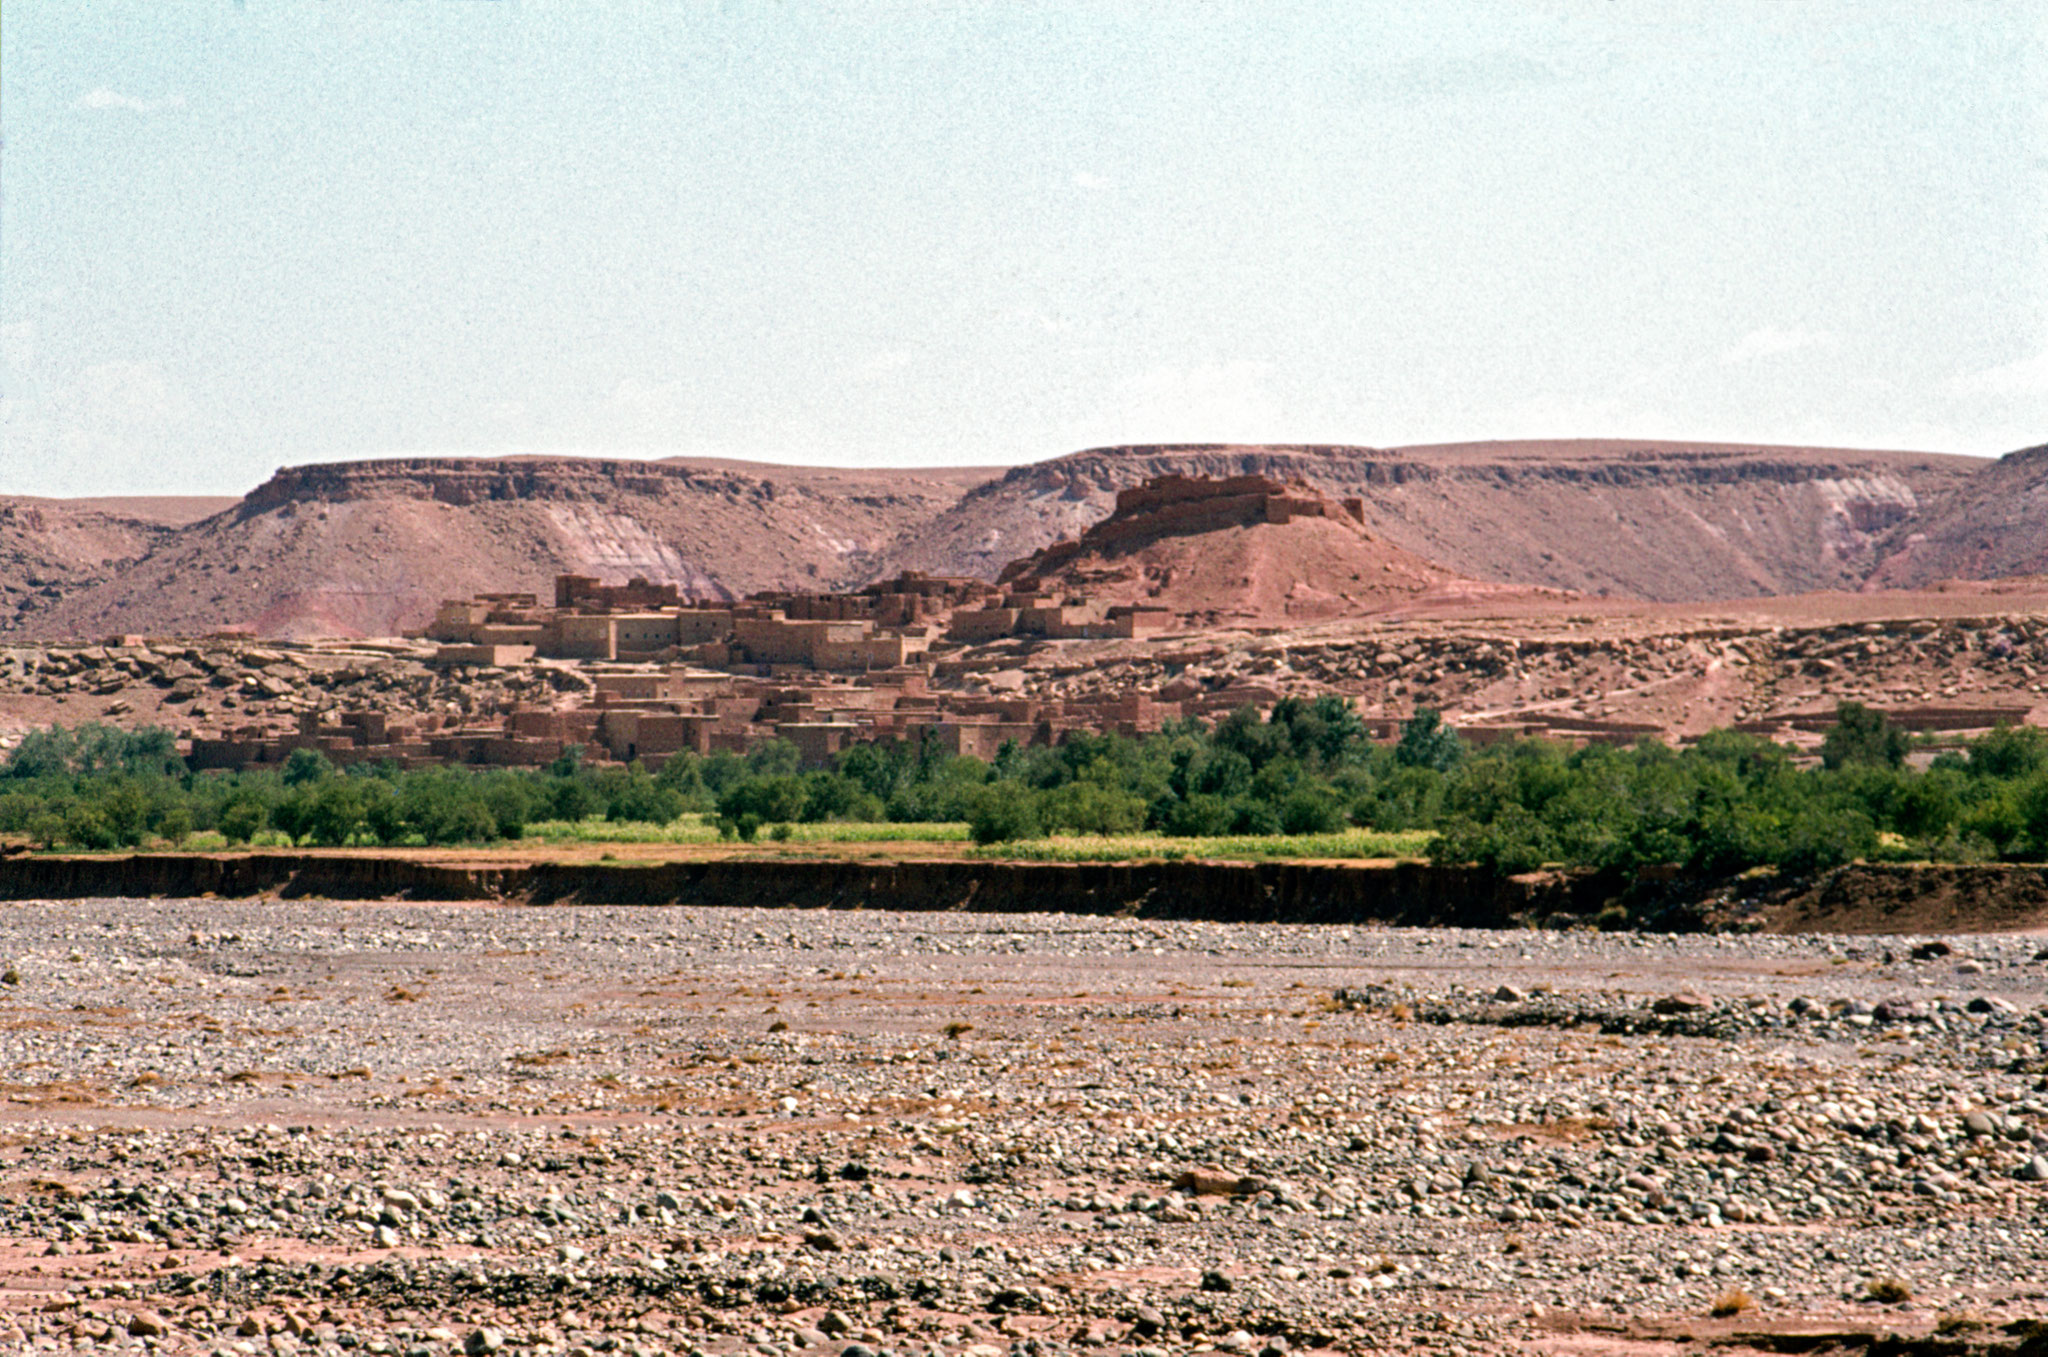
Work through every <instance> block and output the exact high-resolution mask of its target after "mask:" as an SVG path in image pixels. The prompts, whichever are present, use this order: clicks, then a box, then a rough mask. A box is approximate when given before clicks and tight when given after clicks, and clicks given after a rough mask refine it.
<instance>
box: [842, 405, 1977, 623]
mask: <svg viewBox="0 0 2048 1357" xmlns="http://www.w3.org/2000/svg"><path fill="white" fill-rule="evenodd" d="M1985 465H1986V464H1985V463H1984V462H1983V461H1981V460H1980V459H1977V458H1971V457H1953V456H1942V455H1937V454H1928V453H1911V452H1866V451H1854V450H1842V449H1826V448H1783V447H1758V446H1750V445H1733V444H1717V443H1646V442H1626V441H1620V440H1580V441H1530V442H1514V443H1459V444H1439V445H1435V446H1427V447H1411V448H1387V449H1380V448H1362V447H1341V446H1324V445H1266V446H1251V445H1236V444H1164V445H1152V446H1133V447H1118V448H1096V449H1091V450H1089V451H1086V452H1078V453H1074V454H1072V455H1071V456H1067V457H1060V458H1056V459H1054V460H1052V461H1049V462H1039V463H1035V464H1033V465H1030V466H1022V467H1018V468H1016V469H1014V470H1012V471H1010V472H1008V473H1007V474H1005V475H1004V476H1002V477H1001V478H999V479H997V480H994V481H991V482H989V483H987V484H985V485H983V486H981V487H979V488H977V489H975V490H973V491H971V492H970V493H968V494H967V495H966V496H965V497H964V498H963V499H962V500H961V501H960V502H959V503H958V504H957V505H955V506H954V507H953V508H952V509H950V510H948V511H947V512H945V513H944V514H942V515H940V517H939V519H938V521H937V522H936V523H935V524H932V525H929V526H927V527H922V528H920V529H918V530H917V531H916V532H914V533H913V534H910V535H907V536H906V537H905V538H904V539H903V540H902V541H900V542H898V543H897V544H896V545H895V546H894V547H893V548H892V549H891V550H890V551H889V552H887V553H885V555H884V557H883V558H882V560H881V562H880V563H879V567H880V568H879V571H878V573H887V572H888V571H890V570H894V569H898V568H903V567H909V568H912V569H921V570H929V571H933V572H937V573H953V574H979V575H989V574H992V573H994V572H995V571H997V570H999V569H1001V567H1002V565H1003V564H1004V562H1006V561H1010V560H1014V559H1016V558H1017V557H1019V556H1023V555H1026V554H1028V553H1029V552H1032V551H1035V550H1037V549H1038V548H1040V547H1043V546H1046V545H1048V544H1049V543H1051V542H1053V541H1055V540H1057V539H1059V538H1061V537H1071V536H1075V535H1077V534H1078V533H1080V532H1081V531H1082V530H1084V529H1085V528H1086V527H1087V526H1088V525H1089V524H1090V523H1093V522H1094V521H1096V520H1097V519H1099V518H1102V517H1103V516H1105V515H1106V514H1107V513H1108V512H1109V511H1110V508H1111V506H1112V503H1113V501H1114V499H1115V496H1116V492H1117V491H1119V490H1122V489H1125V488H1128V487H1130V486H1133V485H1137V484H1139V483H1141V482H1143V481H1145V480H1148V479H1151V478H1152V477H1155V476H1163V475H1190V476H1246V475H1258V476H1269V477H1272V478H1274V479H1277V480H1283V481H1302V482H1306V483H1307V484H1309V485H1312V486H1314V487H1315V488H1317V489H1318V490H1321V491H1323V492H1324V493H1326V494H1329V495H1334V496H1338V497H1357V498H1360V499H1362V500H1363V501H1364V503H1365V522H1366V525H1367V526H1368V527H1370V528H1371V529H1372V530H1373V531H1374V532H1376V533H1379V534H1380V535H1382V536H1384V537H1385V538H1386V539H1387V540H1388V541H1390V542H1392V543H1395V544H1397V545H1399V546H1402V547H1405V548H1407V549H1408V550H1410V551H1412V552H1415V553H1416V554H1418V555H1420V556H1423V557H1426V558H1428V559H1430V560H1433V561H1435V562H1437V563H1439V564H1440V565H1442V566H1444V567H1446V568H1447V569H1449V570H1452V571H1455V572H1456V573H1458V574H1461V575H1468V576H1472V577H1475V578H1479V579H1486V580H1496V581H1515V582H1522V583H1532V584H1541V585H1548V586H1552V587H1556V588H1564V589H1573V590H1579V591H1584V592H1588V593H1599V592H1611V593H1616V594H1622V595H1628V596H1633V597H1640V598H1649V599H1665V600H1680V599H1692V598H1739V597H1746V596H1754V595H1759V594H1780V593H1797V592H1803V591H1807V590H1813V589H1843V588H1849V589H1853V588H1857V587H1860V586H1861V584H1862V582H1863V580H1864V578H1865V577H1866V576H1867V575H1868V573H1869V572H1870V571H1871V569H1872V568H1874V566H1875V565H1876V562H1877V553H1878V548H1879V545H1880V544H1881V543H1882V542H1884V541H1885V540H1886V538H1887V534H1888V533H1889V532H1891V531H1892V530H1893V529H1894V528H1896V527H1897V526H1898V525H1900V524H1903V523H1908V522H1911V521H1912V520H1914V519H1915V518H1916V517H1917V516H1918V515H1919V514H1920V513H1921V512H1922V509H1923V507H1924V506H1925V505H1926V504H1927V503H1929V502H1930V501H1933V500H1938V499H1940V498H1941V497H1943V496H1944V495H1946V494H1948V493H1949V492H1950V491H1952V490H1955V489H1958V488H1959V487H1960V486H1961V485H1962V484H1963V483H1964V482H1966V481H1967V480H1968V479H1969V478H1970V476H1971V474H1972V473H1973V472H1975V471H1977V470H1978V469H1980V468H1982V467H1984V466H1985Z"/></svg>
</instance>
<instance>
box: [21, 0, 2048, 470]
mask: <svg viewBox="0 0 2048 1357" xmlns="http://www.w3.org/2000/svg"><path fill="white" fill-rule="evenodd" d="M2044 90H2048V3H2044V0H1998V2H1997V3H1990V4H1972V3H1967V0H1925V2H1919V0H1916V2H1915V3H1906V4H1887V3H1882V2H1881V0H1855V3H1850V4H1842V5H1834V4H1825V3H1809V2H1807V0H1765V2H1764V3H1744V2H1743V0H1711V3H1704V4H1698V5H1691V4H1674V3H1655V2H1654V0H1576V2H1574V3H1564V4H1540V3H1526V2H1523V0H1502V2H1501V3H1446V2H1444V0H1432V3H1430V4H1427V5H1393V4H1367V5H1359V4H1356V3H1349V2H1347V0H1328V2H1327V3H1320V4H1300V5H1290V4H1285V3H1280V2H1279V0H1249V2H1248V3H1243V4H1234V3H1216V2H1211V3H1200V2H1198V0H1172V2H1171V3H1160V4H1144V3H1136V2H1135V0H1101V2H1100V3H1026V2H1025V0H1014V2H1011V0H1001V2H986V3H984V2H979V0H978V2H976V3H936V2H934V3H890V2H889V0H862V2H859V3H856V2H854V0H848V2H847V3H838V4H822V3H815V4H814V3H797V2H794V0H791V2H787V3H774V2H771V0H750V2H749V3H681V2H680V0H677V2H675V3H660V4H657V3H635V4H618V5H609V4H602V3H597V2H596V0H578V2H577V3H559V4H557V3H544V2H543V0H498V2H496V3H492V2H490V0H412V2H411V3H397V2H396V0H391V2H379V0H352V3H346V4H334V3H296V2H294V0H243V3H241V4H236V3H232V0H186V2H185V3H178V4H165V3H162V2H161V0H136V2H135V3H92V2H90V0H8V3H7V4H6V5H5V8H4V11H0V91H4V95H0V99H4V102H0V122H4V136H5V148H4V153H0V327H4V328H0V361H4V401H5V408H4V418H5V425H4V438H5V442H4V445H0V491H9V492H17V493H40V494H59V495H76V494H112V493H142V492H179V491H183V492H213V493H240V492H241V491H244V490H246V489H248V488H250V487H251V486H253V485H254V484H256V483H257V482H259V481H260V480H262V479H263V478H264V477H266V476H267V475H268V474H269V473H270V472H271V471H272V470H273V469H274V468H275V467H277V466H279V465H284V464H291V463H298V462H309V461H326V460H336V459H344V458H356V457H370V456H381V455H391V454H403V453H421V452H435V453H445V452H461V453H489V452H506V451H521V452H525V451H548V450H559V451H577V452H590V453H598V452H602V453H621V454H630V455H655V456H659V455H666V454H670V453H678V452H687V453H703V454H718V455H726V456H735V457H747V458H757V459H764V460H782V461H797V462H833V463H861V464H897V465H910V464H916V463H926V464H934V463H953V464H958V463H991V462H1016V461H1026V460H1033V459H1037V458H1042V457H1049V456H1055V455H1058V454H1060V453H1064V452H1068V451H1072V450H1074V449H1077V448H1081V447H1085V446H1090V445H1094V444H1101V443H1109V442H1121V441H1132V440H1144V441H1158V440H1226V439H1228V440H1237V439H1253V440H1273V441H1334V442H1352V443H1366V444H1378V445H1387V444H1397V443H1415V442H1439V441H1453V440H1463V439H1475V438H1506V437H1553V436H1635V437H1689V438H1700V439H1737V440H1758V441H1770V442H1790V443H1805V442H1818V443H1831V444H1844V445H1853V446H1867V447H1906V448H1924V449H1931V450H1946V451H1957V452H1974V453H1986V454H1995V453H2001V452H2005V451H2009V450H2011V449H2013V448H2016V447H2021V446H2025V445H2028V444H2032V443H2039V442H2042V441H2044V440H2048V244H2044V233H2048V191H2044V185H2048V108H2044V96H2043V93H2042V92H2043V91H2044Z"/></svg>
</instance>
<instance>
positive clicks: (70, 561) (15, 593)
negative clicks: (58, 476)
mask: <svg viewBox="0 0 2048 1357" xmlns="http://www.w3.org/2000/svg"><path fill="white" fill-rule="evenodd" d="M234 503H235V501H234V500H232V499H223V498H206V497H199V496H165V497H161V498H155V499H140V498H138V499H68V500H67V499H40V498H36V497H33V496H28V495H8V496H0V630H5V629H6V627H7V624H8V623H9V622H10V621H12V620H13V619H15V618H19V617H28V616H33V615H34V614H36V613H39V612H42V611H45V610H47V609H50V608H53V607H55V606H56V605H57V604H58V603H59V602H61V601H62V600H63V599H64V598H65V597H66V596H67V595H70V594H73V593H76V592H78V591H80V590H82V589H87V588H90V587H91V586H93V585H94V584H97V583H99V582H100V581H101V580H104V579H106V578H107V577H108V576H109V575H111V574H112V573H113V571H114V570H115V569H116V568H118V567H119V566H120V565H121V564H122V563H123V562H126V561H132V560H134V559H135V558H136V557H139V556H141V555H143V554H144V553H146V552H148V551H150V550H151V549H152V548H154V547H157V546H160V545H162V544H163V543H164V542H166V541H167V540H169V539H170V538H171V537H173V536H175V531H174V530H175V529H176V528H178V527H181V526H183V525H184V524H187V523H191V522H194V521H196V520H197V519H200V518H204V517H205V516H206V515H208V514H211V513H218V512H219V511H220V510H222V509H224V508H227V507H228V506H230V505H232V504H234Z"/></svg>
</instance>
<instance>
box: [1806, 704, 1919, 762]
mask: <svg viewBox="0 0 2048 1357" xmlns="http://www.w3.org/2000/svg"><path fill="white" fill-rule="evenodd" d="M1820 761H1821V766H1822V767H1824V768H1830V769H1833V768H1842V767H1846V766H1848V765H1850V764H1858V763H1861V764H1871V765H1874V766H1876V767H1880V768H1897V767H1898V766H1899V765H1901V764H1903V763H1904V762H1905V761H1906V736H1905V733H1904V732H1903V731H1900V730H1898V729H1896V728H1894V727H1893V725H1892V723H1891V721H1890V720H1889V719H1887V718H1886V716H1885V714H1884V713H1883V712H1881V711H1879V710H1877V708H1875V707H1866V706H1864V705H1863V704H1862V703H1861V702H1841V703H1837V704H1836V706H1835V724H1834V726H1833V728H1831V729H1830V730H1829V731H1828V733H1827V738H1826V739H1824V740H1822V741H1821V746H1820Z"/></svg>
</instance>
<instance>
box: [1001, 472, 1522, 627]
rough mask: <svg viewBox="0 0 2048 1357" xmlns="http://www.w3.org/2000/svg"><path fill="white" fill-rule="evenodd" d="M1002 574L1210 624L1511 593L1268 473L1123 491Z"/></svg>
mask: <svg viewBox="0 0 2048 1357" xmlns="http://www.w3.org/2000/svg"><path fill="white" fill-rule="evenodd" d="M1001 578H1002V582H1003V583H1006V584H1010V585H1012V586H1013V587H1017V588H1023V589H1028V588H1030V587H1032V586H1033V585H1036V586H1038V587H1040V588H1041V589H1042V590H1043V591H1044V592H1047V593H1051V594H1065V593H1074V594H1080V595H1084V596H1086V597H1088V598H1090V599H1093V600H1095V601H1098V602H1102V603H1109V604H1130V603H1135V604H1149V605H1152V606H1156V607H1163V608H1167V609H1169V610H1171V611H1172V612H1173V613H1175V614H1176V615H1178V616H1179V617H1182V618H1184V619H1187V620H1190V621H1194V622H1197V623H1202V624H1216V623H1228V622H1255V623H1261V624H1284V623H1289V622H1294V623H1301V622H1315V621H1323V620H1327V619H1329V618H1334V617H1345V616H1358V615H1362V614H1366V613H1372V612H1382V611H1385V610H1387V609H1389V608H1394V607H1399V606H1402V605H1413V604H1415V603H1418V602H1420V601H1423V600H1425V599H1436V600H1441V599H1443V598H1445V597H1447V596H1449V595H1451V594H1453V593H1454V592H1457V591H1458V590H1459V589H1460V588H1461V587H1462V588H1464V589H1465V590H1467V591H1469V590H1472V589H1477V590H1482V591H1483V590H1489V589H1498V588H1500V587H1501V586H1487V585H1481V584H1478V583H1477V582H1475V581H1460V580H1458V579H1457V578H1456V577H1455V576H1453V575H1452V574H1451V572H1450V571H1448V570H1445V569H1443V568H1442V567H1440V566H1438V565H1435V564H1434V563H1432V562H1430V561H1426V560H1424V559H1422V558H1421V557H1419V556H1416V555H1415V554H1414V553H1412V552H1408V551H1404V550H1402V549H1401V548H1400V547H1397V546H1394V545H1393V544H1392V543H1389V542H1387V541H1385V540H1383V539H1381V538H1379V537H1376V536H1375V535H1374V534H1373V533H1371V532H1369V531H1367V529H1366V527H1365V525H1364V522H1363V506H1362V505H1361V504H1360V502H1359V501H1357V500H1349V501H1346V502H1344V503H1341V504H1340V503H1338V502H1336V501H1333V500H1331V499H1329V498H1328V497H1326V496H1323V495H1319V494H1317V493H1316V492H1315V491H1314V490H1312V489H1310V488H1309V487H1308V486H1306V485H1300V484H1296V485H1291V486H1290V485H1285V484H1282V483H1281V482H1279V481H1276V480H1273V479H1271V478H1270V477H1266V476H1237V477H1231V478H1227V479H1210V478H1208V477H1200V476H1163V477H1159V478H1157V479H1155V480H1150V481H1147V482H1146V483H1145V484H1143V485H1141V486H1137V487H1134V488H1132V489H1128V490H1122V491H1119V492H1118V493H1117V497H1116V509H1115V511H1114V512H1113V513H1111V514H1110V516H1109V517H1108V518H1105V519H1103V520H1101V521H1100V522H1098V523H1096V524H1094V525H1093V526H1091V527H1090V528H1089V529H1088V530H1087V531H1086V532H1084V533H1082V534H1081V535H1080V536H1079V537H1078V538H1071V539H1065V540H1062V541H1059V542H1055V543H1054V544H1052V545H1051V546H1048V547H1043V548H1041V549H1039V550H1038V551H1036V552H1033V553H1032V554H1031V555H1030V556H1028V557H1025V558H1024V559H1022V560H1019V561H1016V562H1013V563H1012V564H1011V565H1010V566H1009V567H1008V568H1006V569H1005V570H1004V571H1003V572H1002V577H1001Z"/></svg>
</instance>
